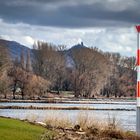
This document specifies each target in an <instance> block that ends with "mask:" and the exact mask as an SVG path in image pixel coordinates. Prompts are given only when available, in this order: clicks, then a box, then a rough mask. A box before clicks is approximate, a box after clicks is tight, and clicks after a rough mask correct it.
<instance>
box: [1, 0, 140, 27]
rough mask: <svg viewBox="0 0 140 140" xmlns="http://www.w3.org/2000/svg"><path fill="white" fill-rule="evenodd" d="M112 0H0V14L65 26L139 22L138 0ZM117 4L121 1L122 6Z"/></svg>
mask: <svg viewBox="0 0 140 140" xmlns="http://www.w3.org/2000/svg"><path fill="white" fill-rule="evenodd" d="M114 2H116V3H113V2H111V1H110V0H98V1H97V0H86V1H85V0H75V1H74V0H67V2H66V0H65V1H64V0H30V1H29V0H12V1H11V0H5V1H2V0H0V5H1V8H0V18H2V19H3V20H5V21H7V22H12V23H18V22H23V23H28V24H33V25H41V26H56V27H68V28H80V27H98V26H102V27H106V26H132V25H134V24H137V23H140V18H139V17H140V11H139V7H140V1H139V0H128V1H127V2H129V3H127V2H126V1H120V0H118V1H116V0H114ZM119 5H120V6H119ZM121 5H124V6H123V8H122V9H120V7H121ZM113 8H114V9H113Z"/></svg>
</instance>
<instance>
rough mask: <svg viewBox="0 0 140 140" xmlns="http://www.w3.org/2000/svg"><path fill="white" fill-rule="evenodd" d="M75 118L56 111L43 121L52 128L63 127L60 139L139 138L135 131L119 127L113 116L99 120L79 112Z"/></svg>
mask: <svg viewBox="0 0 140 140" xmlns="http://www.w3.org/2000/svg"><path fill="white" fill-rule="evenodd" d="M75 119H76V121H73V120H70V118H68V117H67V116H64V115H63V114H61V113H58V115H56V116H54V115H53V114H51V115H50V116H48V117H47V118H46V120H45V123H46V126H48V128H53V129H54V130H58V129H61V130H62V129H63V133H64V134H63V135H62V136H60V137H59V139H60V140H61V139H62V140H63V139H66V138H67V137H69V136H71V139H75V137H77V138H78V139H77V140H81V139H84V140H90V139H93V140H94V139H95V140H96V139H102V140H116V139H119V140H140V138H139V137H137V136H136V134H135V132H132V131H124V130H123V129H121V127H120V125H119V124H120V123H119V121H117V119H116V117H115V116H113V117H111V116H108V121H107V122H99V121H97V119H96V118H94V117H92V118H91V117H89V116H88V114H86V113H84V112H80V113H79V114H78V115H77V117H76V118H75ZM69 130H71V131H69ZM77 132H84V135H83V134H82V135H81V136H80V135H79V134H77ZM61 134H62V132H61V133H59V130H58V135H61Z"/></svg>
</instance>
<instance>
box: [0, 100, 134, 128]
mask: <svg viewBox="0 0 140 140" xmlns="http://www.w3.org/2000/svg"><path fill="white" fill-rule="evenodd" d="M0 106H38V107H49V106H53V107H87V108H95V109H96V108H97V109H116V110H83V111H82V110H31V109H26V110H24V109H0V116H6V117H12V118H19V119H35V120H36V121H42V122H44V121H45V120H46V119H47V118H49V117H53V116H55V117H57V118H61V117H63V118H65V117H66V118H69V119H70V120H71V121H77V119H78V116H79V115H81V114H84V116H87V117H88V119H90V118H92V119H95V120H96V121H98V122H101V121H102V122H106V121H108V119H109V118H112V117H115V118H116V120H117V122H118V124H119V125H120V126H121V127H122V128H124V129H126V130H132V131H135V126H136V111H135V110H136V103H135V102H126V101H124V102H122V101H121V102H93V103H92V102H90V103H89V104H88V103H82V102H75V103H71V102H69V103H13V102H1V103H0ZM117 109H130V110H131V109H132V110H131V111H126V110H125V111H122V110H121V111H120V110H117Z"/></svg>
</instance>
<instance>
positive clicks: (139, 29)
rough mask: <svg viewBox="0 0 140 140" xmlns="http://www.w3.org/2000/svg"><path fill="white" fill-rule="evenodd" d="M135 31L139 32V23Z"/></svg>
mask: <svg viewBox="0 0 140 140" xmlns="http://www.w3.org/2000/svg"><path fill="white" fill-rule="evenodd" d="M136 29H137V32H138V33H139V32H140V25H138V26H136Z"/></svg>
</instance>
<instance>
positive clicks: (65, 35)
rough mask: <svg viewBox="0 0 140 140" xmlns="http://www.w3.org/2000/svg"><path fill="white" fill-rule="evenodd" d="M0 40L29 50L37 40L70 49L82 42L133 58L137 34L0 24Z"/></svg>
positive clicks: (108, 29)
mask: <svg viewBox="0 0 140 140" xmlns="http://www.w3.org/2000/svg"><path fill="white" fill-rule="evenodd" d="M0 27H1V30H0V36H1V37H2V38H4V39H7V40H15V41H17V42H19V43H21V44H23V45H27V46H29V47H31V46H32V45H33V43H34V41H36V40H43V41H47V42H51V43H54V44H64V45H67V46H68V47H71V46H73V45H75V44H77V43H78V41H79V40H80V41H83V42H84V44H85V45H87V46H93V47H94V46H96V47H99V48H100V49H102V50H104V51H110V52H119V53H121V54H122V55H127V56H131V55H135V52H136V47H137V44H136V36H137V35H136V31H135V28H134V27H131V28H119V27H117V28H112V27H104V28H83V29H66V28H54V27H48V26H35V25H29V24H23V23H18V24H11V23H6V22H4V21H3V20H0Z"/></svg>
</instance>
